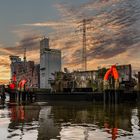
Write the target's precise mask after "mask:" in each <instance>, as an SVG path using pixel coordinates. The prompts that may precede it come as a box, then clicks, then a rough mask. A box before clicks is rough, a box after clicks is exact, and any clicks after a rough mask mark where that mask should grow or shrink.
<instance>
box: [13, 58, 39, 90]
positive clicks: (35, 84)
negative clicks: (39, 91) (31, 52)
mask: <svg viewBox="0 0 140 140" xmlns="http://www.w3.org/2000/svg"><path fill="white" fill-rule="evenodd" d="M10 60H11V64H10V67H11V82H12V80H13V79H12V78H13V76H14V75H15V77H16V82H17V84H18V83H19V81H20V80H22V79H26V80H27V83H28V86H29V87H31V88H39V83H40V80H39V79H40V76H39V75H40V74H39V72H40V71H39V70H40V66H39V64H38V65H35V63H34V61H26V57H25V58H24V61H22V60H21V58H20V57H19V56H10Z"/></svg>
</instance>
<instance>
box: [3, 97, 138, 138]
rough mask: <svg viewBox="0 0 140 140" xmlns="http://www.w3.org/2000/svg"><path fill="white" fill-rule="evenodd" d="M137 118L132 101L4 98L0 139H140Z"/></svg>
mask: <svg viewBox="0 0 140 140" xmlns="http://www.w3.org/2000/svg"><path fill="white" fill-rule="evenodd" d="M7 100H8V99H7ZM139 120H140V106H139V105H138V104H134V103H125V104H120V105H116V106H113V105H110V106H109V105H106V106H104V105H103V104H102V103H96V104H95V103H90V102H69V103H68V102H67V103H66V102H59V103H58V102H57V103H30V104H26V105H25V104H24V105H23V104H21V103H20V104H19V103H18V104H16V103H10V102H9V101H6V102H5V103H2V102H1V103H0V140H7V139H10V140H59V139H61V140H111V139H112V140H115V139H117V140H119V139H121V140H127V139H132V140H140V122H139Z"/></svg>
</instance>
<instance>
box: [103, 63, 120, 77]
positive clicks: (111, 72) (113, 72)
mask: <svg viewBox="0 0 140 140" xmlns="http://www.w3.org/2000/svg"><path fill="white" fill-rule="evenodd" d="M110 75H112V76H113V77H114V79H115V80H118V79H119V74H118V71H117V68H116V66H115V65H113V66H112V67H111V68H110V69H109V70H108V71H107V72H106V74H105V76H104V80H108V78H109V76H110Z"/></svg>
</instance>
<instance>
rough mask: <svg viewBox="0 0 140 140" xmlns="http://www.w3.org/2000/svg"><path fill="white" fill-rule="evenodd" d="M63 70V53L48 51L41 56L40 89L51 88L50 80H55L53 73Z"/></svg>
mask: <svg viewBox="0 0 140 140" xmlns="http://www.w3.org/2000/svg"><path fill="white" fill-rule="evenodd" d="M60 70H61V52H60V51H58V50H52V49H48V50H45V51H44V53H42V54H41V56H40V88H51V86H50V84H49V81H48V80H49V79H53V78H54V77H53V75H52V73H55V72H56V71H60Z"/></svg>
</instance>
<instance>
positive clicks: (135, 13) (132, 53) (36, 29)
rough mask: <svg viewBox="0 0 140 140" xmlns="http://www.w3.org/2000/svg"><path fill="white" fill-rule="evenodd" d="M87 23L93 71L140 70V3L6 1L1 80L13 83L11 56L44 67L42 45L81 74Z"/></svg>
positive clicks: (0, 31)
mask: <svg viewBox="0 0 140 140" xmlns="http://www.w3.org/2000/svg"><path fill="white" fill-rule="evenodd" d="M83 19H93V20H92V21H91V22H88V23H87V58H88V69H90V70H91V69H97V67H98V66H101V67H103V66H109V65H111V64H115V63H119V64H132V66H133V70H140V1H139V0H133V1H132V0H39V1H38V0H24V1H19V0H12V1H9V0H1V2H0V79H9V78H10V66H9V64H10V61H9V55H19V56H21V57H22V56H23V50H24V47H26V48H27V59H28V60H33V61H35V62H36V63H39V41H40V38H41V37H42V36H44V35H45V36H48V37H49V38H50V46H51V47H52V48H55V49H60V50H62V62H63V63H62V64H63V67H68V68H69V69H71V70H76V69H80V68H81V60H82V58H81V57H82V32H79V30H82V26H81V25H82V23H81V24H80V21H82V20H83Z"/></svg>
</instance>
